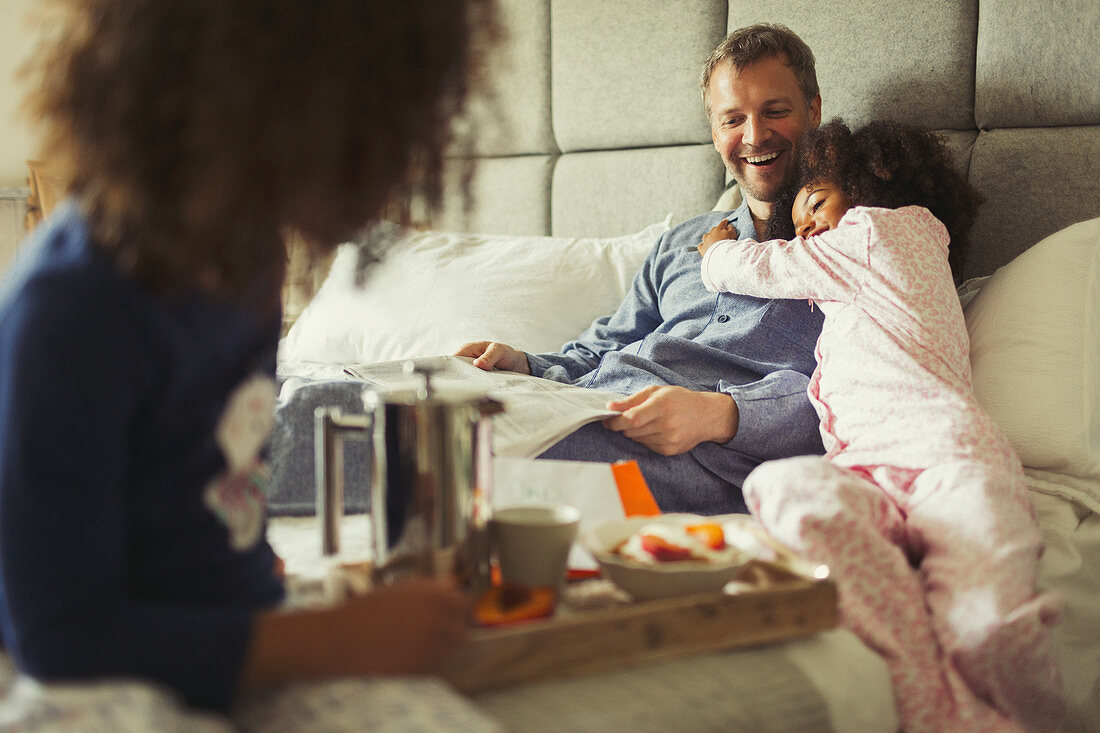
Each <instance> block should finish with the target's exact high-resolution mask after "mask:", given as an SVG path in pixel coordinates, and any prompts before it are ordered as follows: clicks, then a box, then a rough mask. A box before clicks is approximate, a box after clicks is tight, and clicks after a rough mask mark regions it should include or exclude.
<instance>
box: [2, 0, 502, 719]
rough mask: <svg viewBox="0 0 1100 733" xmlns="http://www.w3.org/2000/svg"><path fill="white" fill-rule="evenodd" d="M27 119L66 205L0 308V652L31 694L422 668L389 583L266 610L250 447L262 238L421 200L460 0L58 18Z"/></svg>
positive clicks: (270, 266)
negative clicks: (90, 686) (61, 184)
mask: <svg viewBox="0 0 1100 733" xmlns="http://www.w3.org/2000/svg"><path fill="white" fill-rule="evenodd" d="M55 5H59V6H63V7H61V8H60V10H61V11H62V15H60V16H57V17H58V18H59V19H60V24H59V25H58V26H56V27H55V28H52V29H51V30H52V32H51V33H48V34H47V36H46V38H47V40H46V42H45V45H44V48H43V49H41V51H40V53H38V54H36V56H35V58H36V59H37V62H36V64H37V65H36V66H35V67H34V68H32V69H31V70H32V71H33V72H34V76H33V79H34V80H35V86H34V89H33V91H32V94H31V97H30V102H31V108H32V111H33V112H34V113H35V114H36V122H37V123H40V124H42V125H44V132H45V135H44V140H43V142H44V148H45V149H44V154H45V155H46V156H47V159H48V160H49V161H50V164H51V167H52V168H53V169H54V170H55V171H57V172H58V173H59V175H60V176H62V177H63V178H64V179H65V180H67V181H68V182H69V185H68V191H69V194H70V198H69V200H68V201H67V202H65V203H64V204H62V205H61V206H60V207H59V208H58V210H56V211H55V212H54V213H53V214H52V215H51V216H50V217H49V218H48V219H47V220H46V221H45V222H43V223H42V224H41V225H39V227H38V229H36V230H35V232H34V235H33V237H32V239H31V241H30V242H28V243H27V245H25V247H26V249H25V252H26V254H25V256H24V257H22V258H21V261H20V263H19V265H18V266H17V268H16V269H15V270H14V271H13V272H12V273H10V275H9V278H8V280H7V282H6V284H5V287H4V289H3V290H2V291H0V630H2V633H3V642H4V646H5V647H6V649H7V651H8V652H9V653H10V654H11V655H12V657H13V659H14V660H15V662H16V664H17V666H18V667H19V669H20V671H21V672H22V673H23V674H25V675H29V676H30V677H32V678H35V679H37V680H40V681H45V682H89V681H94V680H97V679H103V678H127V679H138V680H143V681H149V682H153V683H156V684H157V685H159V686H164V687H166V688H168V689H170V690H173V691H174V692H175V693H178V694H179V695H181V696H182V698H183V699H184V700H185V701H186V702H187V703H189V704H191V705H194V706H199V707H203V708H214V709H224V708H227V707H228V706H229V705H230V703H231V702H232V701H233V699H234V697H235V694H236V692H237V690H238V689H247V688H250V687H257V686H262V685H268V684H271V683H279V682H284V681H295V680H310V679H317V678H325V677H334V676H343V675H367V674H372V673H415V672H420V671H426V670H429V669H432V668H433V667H434V666H436V665H437V664H439V662H440V661H441V660H442V659H443V657H444V655H445V654H446V653H447V652H448V651H450V650H451V649H453V648H454V647H455V646H456V645H457V644H458V643H459V642H460V641H461V638H462V634H463V632H464V630H465V628H466V619H467V612H468V608H467V604H466V601H465V599H464V597H463V596H462V595H461V594H460V593H459V591H458V590H457V589H456V588H454V587H452V586H451V585H450V584H448V583H444V582H442V581H440V582H436V581H428V580H421V581H410V582H409V583H408V584H406V585H398V586H392V587H387V588H384V589H382V590H380V591H378V592H376V593H371V594H368V595H366V596H364V597H362V598H359V599H356V600H354V601H350V602H347V603H343V604H340V605H337V606H335V607H328V608H323V609H313V610H294V611H289V610H288V611H281V610H279V609H278V608H277V607H278V606H279V604H280V602H281V601H282V599H283V596H284V588H283V584H282V581H281V579H280V578H279V577H277V573H276V558H275V555H274V554H273V552H272V549H271V547H270V546H269V545H268V542H267V540H266V539H265V511H264V496H263V492H262V486H263V482H264V477H265V475H266V467H265V465H264V456H263V454H262V451H261V447H262V446H263V444H264V442H265V438H266V435H267V432H268V430H269V429H270V427H271V425H272V422H273V408H274V397H275V387H274V379H273V378H274V374H275V356H276V347H277V344H278V339H279V333H280V325H281V315H282V314H281V307H280V292H281V287H282V283H283V278H284V275H285V264H286V248H285V241H286V235H287V233H288V232H295V233H297V234H298V235H299V236H301V237H302V238H303V239H305V240H306V241H307V242H310V243H311V244H313V245H314V247H315V249H316V250H317V251H318V252H324V251H329V250H331V249H332V248H334V247H335V246H336V245H337V244H339V243H340V242H343V241H347V240H348V239H349V238H351V237H352V236H353V235H354V233H355V232H357V231H358V230H359V229H360V228H362V227H363V226H365V225H366V224H367V223H368V222H369V221H371V220H372V219H374V218H377V217H378V216H379V215H380V214H381V212H382V211H383V209H384V207H385V206H386V205H387V203H389V202H390V201H391V200H392V199H393V197H394V195H395V194H397V193H411V192H423V193H424V194H425V198H426V200H428V201H429V202H432V201H436V200H438V193H439V187H440V186H439V182H440V180H441V175H442V171H441V169H442V160H443V151H444V150H445V149H446V147H447V145H448V144H449V143H448V138H449V132H448V130H449V129H450V128H449V125H448V121H449V120H450V119H451V117H452V116H453V115H454V114H455V113H456V112H457V111H459V110H460V108H461V103H462V101H463V99H464V97H465V93H466V88H467V80H468V79H469V78H470V76H469V67H470V66H471V61H472V59H473V51H472V49H473V48H474V47H475V40H474V38H473V35H474V31H475V30H477V29H481V28H486V27H489V26H491V23H489V21H490V20H491V18H489V16H488V15H487V13H488V5H487V4H486V3H485V2H483V0H446V1H444V2H435V3H431V4H430V7H429V6H428V5H427V4H423V3H386V4H377V3H370V2H361V1H359V0H233V1H232V2H225V0H188V1H187V2H184V3H165V2H160V0H67V1H66V2H64V3H60V2H58V3H55Z"/></svg>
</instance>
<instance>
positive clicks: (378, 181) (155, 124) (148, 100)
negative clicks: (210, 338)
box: [25, 0, 496, 295]
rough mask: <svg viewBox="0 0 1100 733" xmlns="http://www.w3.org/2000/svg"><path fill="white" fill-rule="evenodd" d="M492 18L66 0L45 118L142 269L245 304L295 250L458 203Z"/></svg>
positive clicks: (112, 243) (272, 1) (50, 152)
mask: <svg viewBox="0 0 1100 733" xmlns="http://www.w3.org/2000/svg"><path fill="white" fill-rule="evenodd" d="M490 2H491V0H437V1H436V2H430V3H426V2H415V1H414V2H409V1H407V0H388V1H378V2H367V1H365V0H232V1H231V2H227V1H226V0H187V1H186V2H179V3H176V2H164V1H163V0H54V6H55V9H57V10H60V11H61V14H60V15H57V14H53V15H49V16H46V19H47V20H48V21H53V22H52V23H51V24H50V25H48V26H47V28H46V31H47V35H46V36H45V40H44V41H43V43H42V48H41V49H40V51H39V53H37V54H36V55H35V61H32V62H31V64H30V65H29V66H28V67H27V68H26V69H25V73H26V74H27V75H28V76H29V77H30V78H31V80H32V81H33V87H32V91H31V94H30V95H29V97H28V100H27V101H28V105H27V108H28V110H29V111H30V113H31V114H32V115H34V116H35V117H36V119H37V121H38V122H40V123H41V124H42V125H43V132H44V136H43V143H44V151H43V152H44V154H45V156H46V157H47V158H48V159H49V161H50V164H51V168H52V169H54V170H56V171H57V172H58V173H59V175H61V176H62V177H64V178H65V179H66V180H67V181H68V186H67V188H68V191H69V193H71V194H72V195H74V196H76V197H77V198H78V199H79V201H80V203H81V206H82V207H83V209H84V211H85V212H86V214H87V216H88V220H89V222H90V226H91V227H92V234H93V237H94V238H95V240H96V242H97V244H98V245H99V246H101V247H102V248H104V249H105V250H106V251H108V252H110V253H111V254H112V256H113V257H114V259H115V261H116V262H117V263H118V264H119V266H120V267H121V268H122V269H123V270H124V271H126V272H128V273H130V274H132V275H133V276H135V277H137V278H138V279H140V280H141V281H143V282H145V283H147V284H149V285H150V286H151V287H154V288H155V289H156V290H158V291H166V290H175V289H179V288H186V287H190V286H194V285H196V284H199V285H203V286H206V287H209V288H212V289H214V290H216V291H218V292H223V293H225V294H229V295H241V294H243V293H244V292H245V291H246V290H247V289H248V288H249V287H254V286H255V283H256V279H257V277H258V276H262V275H264V274H265V273H266V274H268V275H272V276H276V277H277V278H278V279H279V280H281V277H282V274H283V268H284V267H285V258H286V253H285V244H284V239H285V236H286V235H287V234H288V233H289V232H296V233H297V234H298V235H300V236H301V237H303V238H304V239H306V240H307V241H308V242H309V243H310V244H312V245H313V246H314V247H315V249H316V251H317V252H324V251H327V250H330V249H331V248H332V247H334V246H335V245H336V244H338V243H339V242H341V241H344V240H346V239H347V238H348V237H350V236H351V235H352V234H353V233H354V232H355V231H356V230H358V229H360V228H361V227H362V226H364V225H365V224H366V223H367V222H368V221H370V220H372V219H374V218H376V217H377V216H378V215H379V213H380V212H382V211H383V209H384V208H385V207H386V205H387V204H388V203H390V202H392V200H393V197H394V195H395V193H396V194H400V195H411V194H413V193H416V194H418V195H419V196H421V197H422V198H423V200H425V201H427V202H428V203H429V204H434V203H436V202H438V200H439V192H440V188H441V177H442V168H443V159H444V150H445V149H446V148H447V146H448V144H449V143H450V142H451V137H452V131H451V127H450V125H449V124H448V123H449V121H450V120H451V119H452V117H454V116H455V115H456V114H457V113H459V112H460V110H461V108H462V106H463V102H464V100H465V97H466V95H467V91H468V86H469V82H470V81H471V80H472V79H473V78H474V72H475V69H474V66H475V62H476V59H477V54H476V50H477V49H480V48H483V47H487V45H488V43H489V42H490V41H491V40H492V38H493V37H494V36H495V32H496V28H495V25H494V22H493V13H492V8H491V5H490ZM57 21H59V22H57Z"/></svg>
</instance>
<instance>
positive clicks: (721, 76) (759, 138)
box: [709, 56, 821, 216]
mask: <svg viewBox="0 0 1100 733" xmlns="http://www.w3.org/2000/svg"><path fill="white" fill-rule="evenodd" d="M709 89H710V134H711V138H712V139H713V140H714V149H715V150H717V151H718V154H719V155H721V156H722V162H723V163H725V164H726V169H727V170H728V171H729V172H730V174H731V175H732V176H733V177H734V179H735V180H736V181H737V183H738V184H739V185H740V186H741V191H742V193H743V194H744V195H745V196H746V198H748V199H749V207H750V208H752V209H753V213H754V214H756V215H758V216H764V215H766V213H767V212H766V211H764V208H767V209H768V211H770V206H767V207H760V206H759V203H761V202H762V203H765V204H770V203H771V202H773V201H775V200H776V199H777V198H778V197H779V195H780V194H781V193H782V192H783V191H784V190H785V189H786V188H787V187H788V186H790V185H791V184H792V183H793V181H794V176H795V174H796V173H797V171H796V170H795V160H794V153H795V144H796V143H797V141H798V138H799V136H800V135H801V134H802V133H803V132H805V131H806V130H810V129H813V128H815V127H817V126H818V125H819V124H820V123H821V97H820V96H817V97H814V98H813V100H811V102H810V104H809V105H808V106H807V104H806V100H805V98H804V97H803V96H802V90H801V89H799V87H798V80H797V79H796V78H795V75H794V72H793V71H792V70H791V68H790V67H789V66H787V64H786V63H784V62H783V59H781V58H779V57H775V56H771V57H767V58H763V59H760V60H759V61H756V62H754V63H752V64H749V65H748V66H746V67H745V68H744V69H743V70H742V71H741V72H740V73H738V71H737V69H736V68H734V66H733V64H732V63H731V62H728V61H727V62H724V63H722V64H719V65H718V66H717V67H716V68H715V69H714V72H713V73H712V74H711V77H710V83H709ZM754 201H755V202H757V204H758V205H757V206H755V207H754V206H753V203H754ZM758 208H759V209H761V211H757V209H758Z"/></svg>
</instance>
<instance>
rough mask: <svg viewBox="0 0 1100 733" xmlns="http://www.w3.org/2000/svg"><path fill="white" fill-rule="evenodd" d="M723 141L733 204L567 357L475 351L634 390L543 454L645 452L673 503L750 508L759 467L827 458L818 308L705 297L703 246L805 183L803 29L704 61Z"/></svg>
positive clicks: (808, 78) (746, 31) (817, 110)
mask: <svg viewBox="0 0 1100 733" xmlns="http://www.w3.org/2000/svg"><path fill="white" fill-rule="evenodd" d="M701 87H702V92H703V104H704V107H705V109H706V113H707V117H708V119H709V120H710V126H711V137H712V139H713V141H714V147H715V150H717V151H718V154H719V155H720V156H721V157H722V161H723V162H724V163H725V166H726V169H727V170H728V171H729V172H730V174H731V175H732V176H733V177H734V179H735V180H736V181H737V183H738V184H739V185H740V186H741V191H742V195H743V203H742V205H741V207H740V208H738V209H737V210H736V211H733V212H726V213H720V212H710V213H707V214H703V215H701V216H697V217H695V218H694V219H690V220H688V221H686V222H684V223H682V224H680V225H679V226H677V227H675V228H674V229H671V230H670V231H668V232H666V233H665V234H664V235H662V237H661V238H660V240H658V242H657V244H656V246H655V248H654V250H653V251H652V252H651V253H650V255H649V256H648V258H647V259H646V261H645V263H643V265H642V267H641V269H640V270H639V272H638V273H637V275H636V276H635V278H634V282H633V285H632V288H631V291H630V293H629V294H628V295H627V297H626V299H625V300H624V301H623V303H622V305H620V307H619V309H618V310H617V311H616V312H615V313H614V314H612V315H610V316H606V317H603V318H600V319H598V320H596V321H595V322H594V323H593V324H592V325H591V326H590V327H589V328H588V329H587V330H586V331H585V332H584V333H582V334H581V335H580V336H579V337H578V338H577V339H576V340H574V341H571V342H569V343H567V344H565V346H564V347H563V348H562V350H561V352H559V353H555V354H525V353H524V352H521V351H517V350H516V349H514V348H512V347H510V346H507V345H506V344H500V343H492V342H488V341H479V342H474V343H470V344H466V345H465V346H463V347H462V348H461V349H460V350H459V351H458V352H457V353H458V355H460V356H469V357H474V364H475V365H477V366H479V367H481V368H482V369H487V370H488V369H506V370H511V371H516V372H521V373H524V374H533V375H536V376H541V377H544V378H547V379H553V380H556V381H560V382H570V383H573V384H577V385H581V386H584V387H591V388H597V389H605V390H611V391H616V392H622V393H624V394H627V395H629V396H628V397H625V398H623V399H621V400H617V401H613V402H611V403H609V404H608V407H609V408H610V409H613V410H619V411H621V412H622V414H621V415H619V416H616V417H614V418H610V419H608V420H605V421H604V422H603V423H602V424H600V423H597V424H592V425H587V426H585V427H583V428H581V429H579V430H577V431H576V432H574V433H573V434H571V435H569V436H567V437H566V438H565V439H563V440H562V441H561V442H559V443H558V444H557V445H555V446H553V447H551V448H550V449H549V450H548V451H546V452H545V453H543V454H542V456H540V457H541V458H559V459H571V460H587V461H607V462H610V461H617V460H628V459H635V460H637V461H638V463H639V465H640V466H641V469H642V473H643V475H644V476H645V477H646V480H647V482H648V483H649V485H650V488H651V490H652V491H653V495H654V498H656V500H657V503H658V504H659V505H660V507H661V509H662V510H663V511H666V512H668V511H686V512H700V513H708V514H714V513H722V512H738V511H740V512H744V511H746V509H745V504H744V500H743V499H742V497H741V490H740V486H741V484H742V482H743V481H744V478H745V476H747V475H748V473H749V472H750V471H751V470H752V469H753V468H754V467H756V466H757V465H758V464H759V463H761V462H763V461H765V460H769V459H773V458H782V457H788V456H793V455H801V454H807V453H822V452H823V448H822V445H821V438H820V435H819V433H818V430H817V422H818V421H817V415H816V414H815V413H814V411H813V409H812V407H811V406H810V403H809V399H808V398H807V396H806V387H807V384H808V382H809V375H810V374H811V373H812V371H813V369H814V365H815V362H814V354H813V348H814V344H815V342H816V341H817V337H818V335H819V333H820V331H821V316H820V313H818V312H815V311H812V310H811V309H810V306H809V304H808V303H806V302H803V301H797V302H796V301H786V300H761V299H757V298H749V297H745V296H738V295H732V294H729V293H722V294H718V295H717V296H716V295H715V294H714V293H709V292H707V290H706V288H704V287H703V283H702V278H701V276H700V271H699V268H700V257H699V254H698V252H697V251H696V249H695V248H696V245H698V244H699V242H700V241H701V240H702V237H703V235H704V234H705V233H706V232H707V231H709V230H710V229H711V228H712V227H713V226H714V225H715V224H716V223H718V222H719V221H721V220H722V219H726V220H729V221H730V222H731V223H732V224H733V225H734V227H735V228H736V229H737V231H738V233H739V234H740V235H741V236H752V237H758V235H760V234H762V233H763V231H762V230H763V223H764V222H765V221H767V219H768V216H769V215H770V214H771V210H772V204H773V203H774V202H775V201H776V200H777V199H778V198H779V197H780V195H781V194H782V193H783V192H784V191H785V190H786V189H787V188H788V187H789V186H790V185H791V183H792V180H793V176H794V173H795V172H796V171H795V170H794V166H795V163H794V150H795V144H796V142H797V140H798V138H799V136H800V135H801V134H802V133H803V132H804V131H806V130H808V129H811V128H815V127H817V126H818V124H819V123H820V121H821V97H820V95H819V94H818V88H817V77H816V73H815V71H814V60H813V54H812V53H811V52H810V49H809V48H808V47H807V46H806V44H805V43H804V42H803V41H802V39H800V38H799V37H798V36H797V35H795V34H794V33H793V32H792V31H791V30H790V29H788V28H785V27H783V26H777V25H756V26H749V27H746V28H742V29H740V30H737V31H734V32H733V33H731V34H730V35H729V36H727V37H726V38H725V39H724V40H723V41H722V42H721V43H720V44H719V45H718V46H717V47H716V48H715V49H714V51H713V52H712V53H711V55H710V57H709V58H708V59H707V61H706V63H705V64H704V67H703V72H702V78H701Z"/></svg>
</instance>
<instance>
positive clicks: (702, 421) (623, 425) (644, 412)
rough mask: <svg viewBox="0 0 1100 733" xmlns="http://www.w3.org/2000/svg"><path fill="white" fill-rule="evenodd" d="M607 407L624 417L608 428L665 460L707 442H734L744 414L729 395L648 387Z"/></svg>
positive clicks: (607, 422)
mask: <svg viewBox="0 0 1100 733" xmlns="http://www.w3.org/2000/svg"><path fill="white" fill-rule="evenodd" d="M607 407H608V408H609V409H611V410H620V411H622V414H621V415H618V416H616V417H613V418H608V419H607V420H605V421H604V423H603V424H604V427H606V428H608V429H609V430H615V431H618V432H621V433H622V434H623V435H625V436H626V437H628V438H631V439H633V440H636V441H638V442H639V443H641V444H642V445H644V446H646V447H647V448H649V449H650V450H652V451H654V452H655V453H660V454H661V455H664V456H675V455H679V454H681V453H686V452H688V451H689V450H691V449H692V448H694V447H695V446H697V445H699V444H700V443H702V442H704V441H712V442H715V443H726V442H728V441H730V440H733V438H734V436H735V435H737V427H738V421H739V414H740V413H739V411H738V409H737V402H736V401H735V400H733V398H731V397H730V396H729V395H726V394H723V393H721V392H696V391H693V390H690V389H686V388H684V387H671V386H664V387H657V386H654V387H646V388H645V389H643V390H641V391H640V392H637V393H635V394H633V395H630V396H629V397H626V398H624V399H621V400H615V401H613V402H609V403H607Z"/></svg>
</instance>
